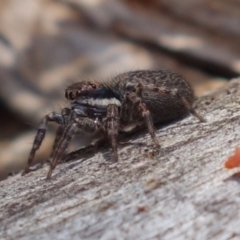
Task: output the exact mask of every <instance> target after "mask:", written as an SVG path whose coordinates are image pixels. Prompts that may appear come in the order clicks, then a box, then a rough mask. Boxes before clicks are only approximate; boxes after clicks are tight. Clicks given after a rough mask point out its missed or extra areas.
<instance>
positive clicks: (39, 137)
mask: <svg viewBox="0 0 240 240" xmlns="http://www.w3.org/2000/svg"><path fill="white" fill-rule="evenodd" d="M48 122H56V123H58V124H62V123H63V115H62V114H60V113H50V114H48V115H47V116H46V117H45V118H43V120H42V121H41V123H40V125H39V127H38V131H37V134H36V137H35V139H34V141H33V146H32V149H31V152H30V154H29V158H28V161H27V164H26V167H25V169H24V172H23V174H22V175H24V174H26V173H28V172H29V171H30V166H31V164H32V162H33V160H34V157H35V153H36V151H37V150H38V149H39V147H40V146H41V144H42V141H43V139H44V137H45V134H46V129H47V124H48Z"/></svg>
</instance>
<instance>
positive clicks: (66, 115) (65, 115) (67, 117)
mask: <svg viewBox="0 0 240 240" xmlns="http://www.w3.org/2000/svg"><path fill="white" fill-rule="evenodd" d="M61 113H62V124H61V125H60V126H59V127H58V129H57V132H56V136H55V139H54V143H53V146H52V151H51V154H50V159H51V158H52V157H53V154H54V152H55V149H56V147H57V146H58V143H59V141H60V139H61V136H62V135H63V133H64V130H65V127H66V125H67V124H68V123H69V121H71V119H72V118H71V117H73V116H74V114H73V115H71V113H72V110H71V109H69V108H64V109H63V110H62V112H61Z"/></svg>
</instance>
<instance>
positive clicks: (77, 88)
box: [24, 70, 204, 179]
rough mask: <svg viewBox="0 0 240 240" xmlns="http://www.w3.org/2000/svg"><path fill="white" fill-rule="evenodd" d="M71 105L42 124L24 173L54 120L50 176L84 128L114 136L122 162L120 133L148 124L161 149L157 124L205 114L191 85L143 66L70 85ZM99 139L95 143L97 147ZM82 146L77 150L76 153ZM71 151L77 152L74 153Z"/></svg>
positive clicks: (113, 145) (164, 72)
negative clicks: (195, 104) (199, 110)
mask: <svg viewBox="0 0 240 240" xmlns="http://www.w3.org/2000/svg"><path fill="white" fill-rule="evenodd" d="M65 97H66V98H67V99H68V100H70V106H71V107H70V108H64V109H63V110H62V111H61V113H55V112H52V113H50V114H48V115H46V116H45V117H44V118H43V120H42V121H41V123H40V126H39V128H38V131H37V134H36V137H35V140H34V142H33V146H32V149H31V152H30V155H29V158H28V162H27V165H26V167H25V170H24V173H27V172H29V171H30V165H31V164H32V162H33V159H34V156H35V153H36V151H37V150H38V149H39V147H40V146H41V143H42V141H43V139H44V136H45V133H46V128H47V124H48V122H50V121H51V122H56V123H57V124H59V127H58V130H57V133H56V138H55V141H54V144H53V148H52V153H51V156H50V159H51V163H50V169H49V171H48V174H47V179H50V178H51V175H52V172H53V170H54V168H55V167H56V165H57V163H58V161H59V160H60V159H62V158H63V156H64V154H65V150H66V149H67V147H68V145H69V143H70V141H71V139H72V137H73V136H74V134H76V133H77V132H79V131H84V132H85V133H87V134H94V133H96V132H98V133H100V134H101V138H100V139H99V140H98V141H97V143H99V142H100V141H102V140H105V139H107V138H108V139H109V140H110V143H111V147H112V151H113V160H114V161H117V160H118V152H117V139H118V135H119V134H120V133H127V132H133V131H134V130H135V129H137V128H138V127H142V126H144V125H146V126H147V129H148V132H149V134H150V136H151V139H152V141H153V143H154V145H155V147H156V148H159V147H160V145H159V143H158V139H157V137H156V134H155V130H154V124H157V123H161V122H166V121H169V120H174V119H177V118H180V117H182V116H183V115H185V114H186V113H189V112H190V113H192V114H193V115H194V116H196V117H197V118H198V119H199V120H200V121H204V120H203V118H202V117H201V116H200V115H199V114H198V113H197V112H196V111H195V110H194V108H193V107H192V104H193V101H194V99H195V97H194V93H193V90H192V88H191V86H190V85H189V83H188V82H187V81H186V80H185V79H184V78H183V77H182V76H180V75H178V74H176V73H173V72H171V71H168V70H156V71H153V70H139V71H132V72H126V73H122V74H120V75H118V76H116V77H115V78H113V79H112V80H109V81H81V82H77V83H74V84H72V85H70V86H69V87H67V88H66V90H65ZM97 143H95V144H96V145H97ZM81 150H82V149H79V150H77V151H75V154H76V153H77V152H78V151H79V153H81ZM68 155H71V153H69V154H68Z"/></svg>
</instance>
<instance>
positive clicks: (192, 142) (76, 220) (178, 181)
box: [0, 78, 240, 239]
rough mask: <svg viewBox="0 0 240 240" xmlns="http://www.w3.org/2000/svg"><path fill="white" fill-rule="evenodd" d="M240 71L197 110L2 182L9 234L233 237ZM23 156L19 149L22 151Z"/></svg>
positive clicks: (239, 212) (239, 189)
mask: <svg viewBox="0 0 240 240" xmlns="http://www.w3.org/2000/svg"><path fill="white" fill-rule="evenodd" d="M239 96H240V78H239V79H235V80H232V81H231V82H230V83H229V84H228V85H227V86H226V87H224V88H222V89H221V90H219V91H217V92H215V93H213V94H211V95H207V96H204V97H201V98H200V99H198V100H197V102H196V106H197V110H198V112H199V113H201V114H202V115H203V116H204V118H205V119H206V122H205V123H200V122H199V121H198V120H197V119H195V118H194V117H193V116H187V117H186V118H184V119H182V120H181V121H178V122H175V123H172V124H169V125H166V126H163V127H158V130H157V137H158V139H159V142H160V143H161V149H160V153H159V155H156V156H154V155H152V154H151V140H150V137H149V135H148V134H146V133H139V134H138V135H135V136H134V137H133V138H131V139H128V141H126V142H125V143H122V145H121V147H120V151H119V152H120V160H119V162H118V163H111V162H109V161H108V160H109V158H108V157H109V156H108V154H109V152H111V149H104V150H103V151H101V152H99V153H97V154H95V155H93V156H90V157H88V158H82V159H79V160H78V161H73V162H68V163H64V164H61V165H58V167H57V168H56V170H55V172H54V174H53V178H52V180H51V181H50V182H48V181H46V180H45V178H46V173H47V168H46V167H44V168H42V169H40V170H37V171H35V172H32V173H30V174H28V175H26V176H23V177H22V176H21V175H20V174H19V175H16V176H13V177H10V178H8V179H7V180H5V181H2V182H0V209H1V213H0V222H1V226H0V233H1V234H0V235H1V237H2V238H3V239H50V238H51V239H234V238H235V239H237V238H239V236H240V228H239V224H240V217H239V216H240V208H239V206H240V185H239V184H240V178H239V177H237V174H236V172H237V170H232V171H229V170H226V169H224V167H223V164H224V161H225V160H226V159H227V158H228V157H229V156H230V155H231V154H232V153H233V152H234V148H235V147H236V146H238V145H239V143H240V125H239V117H240V105H239V103H240V97H239ZM16 158H17V156H16Z"/></svg>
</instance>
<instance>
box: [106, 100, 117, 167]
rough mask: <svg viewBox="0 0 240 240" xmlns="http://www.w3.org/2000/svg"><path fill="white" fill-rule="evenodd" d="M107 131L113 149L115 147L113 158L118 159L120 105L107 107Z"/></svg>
mask: <svg viewBox="0 0 240 240" xmlns="http://www.w3.org/2000/svg"><path fill="white" fill-rule="evenodd" d="M106 131H107V133H108V137H109V138H110V141H111V145H112V149H113V159H114V161H116V162H117V161H118V153H117V137H118V132H119V112H118V106H117V105H114V104H110V105H108V108H107V119H106Z"/></svg>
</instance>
